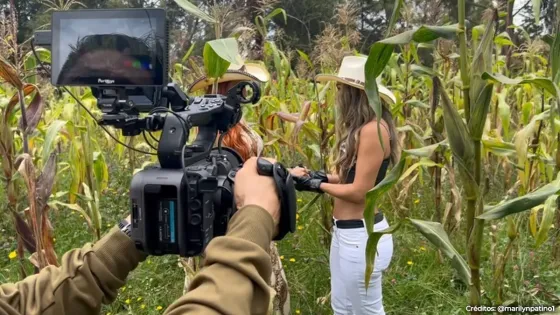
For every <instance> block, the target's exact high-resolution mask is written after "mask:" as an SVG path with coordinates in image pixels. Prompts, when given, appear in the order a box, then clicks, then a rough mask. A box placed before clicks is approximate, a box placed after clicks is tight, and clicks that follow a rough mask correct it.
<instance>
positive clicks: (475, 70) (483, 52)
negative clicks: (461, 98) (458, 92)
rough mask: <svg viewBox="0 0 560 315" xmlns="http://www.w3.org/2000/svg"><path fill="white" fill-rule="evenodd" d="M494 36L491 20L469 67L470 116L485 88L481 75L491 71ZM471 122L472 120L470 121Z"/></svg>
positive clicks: (492, 21) (484, 81) (492, 20)
mask: <svg viewBox="0 0 560 315" xmlns="http://www.w3.org/2000/svg"><path fill="white" fill-rule="evenodd" d="M494 34H495V20H494V18H492V19H491V20H489V21H488V23H487V24H486V27H485V29H484V34H483V35H482V40H481V41H480V44H479V45H478V47H477V49H476V51H475V53H474V56H473V61H472V66H471V67H470V89H469V98H470V105H471V106H470V110H471V112H470V114H471V116H472V115H473V112H474V111H475V108H476V107H477V101H478V98H479V96H480V95H481V93H482V90H483V89H484V87H485V86H486V83H487V82H486V80H485V79H483V78H482V75H483V73H486V72H491V71H492V51H493V49H494V45H493V39H494ZM471 120H472V119H471Z"/></svg>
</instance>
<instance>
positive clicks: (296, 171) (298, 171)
mask: <svg viewBox="0 0 560 315" xmlns="http://www.w3.org/2000/svg"><path fill="white" fill-rule="evenodd" d="M288 170H289V171H290V174H292V176H297V177H303V176H308V175H309V171H308V170H307V169H306V168H305V167H301V166H297V167H294V168H290V169H288Z"/></svg>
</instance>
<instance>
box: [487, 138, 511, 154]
mask: <svg viewBox="0 0 560 315" xmlns="http://www.w3.org/2000/svg"><path fill="white" fill-rule="evenodd" d="M482 146H483V147H484V149H486V150H488V151H490V152H491V153H492V154H494V155H497V156H502V157H505V156H511V155H513V154H515V153H516V150H515V145H514V144H513V143H510V142H504V141H500V140H497V139H484V140H482Z"/></svg>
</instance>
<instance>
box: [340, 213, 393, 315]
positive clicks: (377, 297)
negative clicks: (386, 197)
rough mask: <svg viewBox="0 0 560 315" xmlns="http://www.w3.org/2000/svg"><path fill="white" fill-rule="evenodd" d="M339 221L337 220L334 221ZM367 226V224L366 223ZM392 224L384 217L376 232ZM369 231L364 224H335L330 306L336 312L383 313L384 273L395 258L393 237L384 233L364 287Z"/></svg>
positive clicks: (352, 314)
mask: <svg viewBox="0 0 560 315" xmlns="http://www.w3.org/2000/svg"><path fill="white" fill-rule="evenodd" d="M335 221H336V220H335ZM364 225H365V224H364ZM388 227H389V223H387V220H386V219H385V218H384V219H383V221H381V222H379V223H377V224H375V225H374V228H373V230H374V231H381V230H384V229H386V228H388ZM367 239H368V235H367V231H366V228H365V227H362V228H355V229H340V228H337V227H336V226H334V227H333V235H332V242H331V254H330V256H331V257H330V269H331V306H332V308H333V311H334V314H335V315H373V314H375V315H378V314H381V315H384V314H385V310H384V309H383V296H382V294H381V274H382V272H383V271H384V270H385V269H387V267H388V266H389V263H390V262H391V258H392V257H393V236H392V235H383V236H382V237H381V239H380V240H379V243H378V245H377V255H376V256H375V264H374V268H373V269H374V270H373V273H372V275H371V279H370V282H369V287H368V289H367V293H366V288H365V281H364V275H365V270H366V244H367Z"/></svg>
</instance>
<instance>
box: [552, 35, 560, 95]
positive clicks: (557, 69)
mask: <svg viewBox="0 0 560 315" xmlns="http://www.w3.org/2000/svg"><path fill="white" fill-rule="evenodd" d="M550 59H551V63H552V80H553V81H554V83H556V85H559V84H560V31H557V32H556V36H554V41H553V42H552V47H551V52H550Z"/></svg>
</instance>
